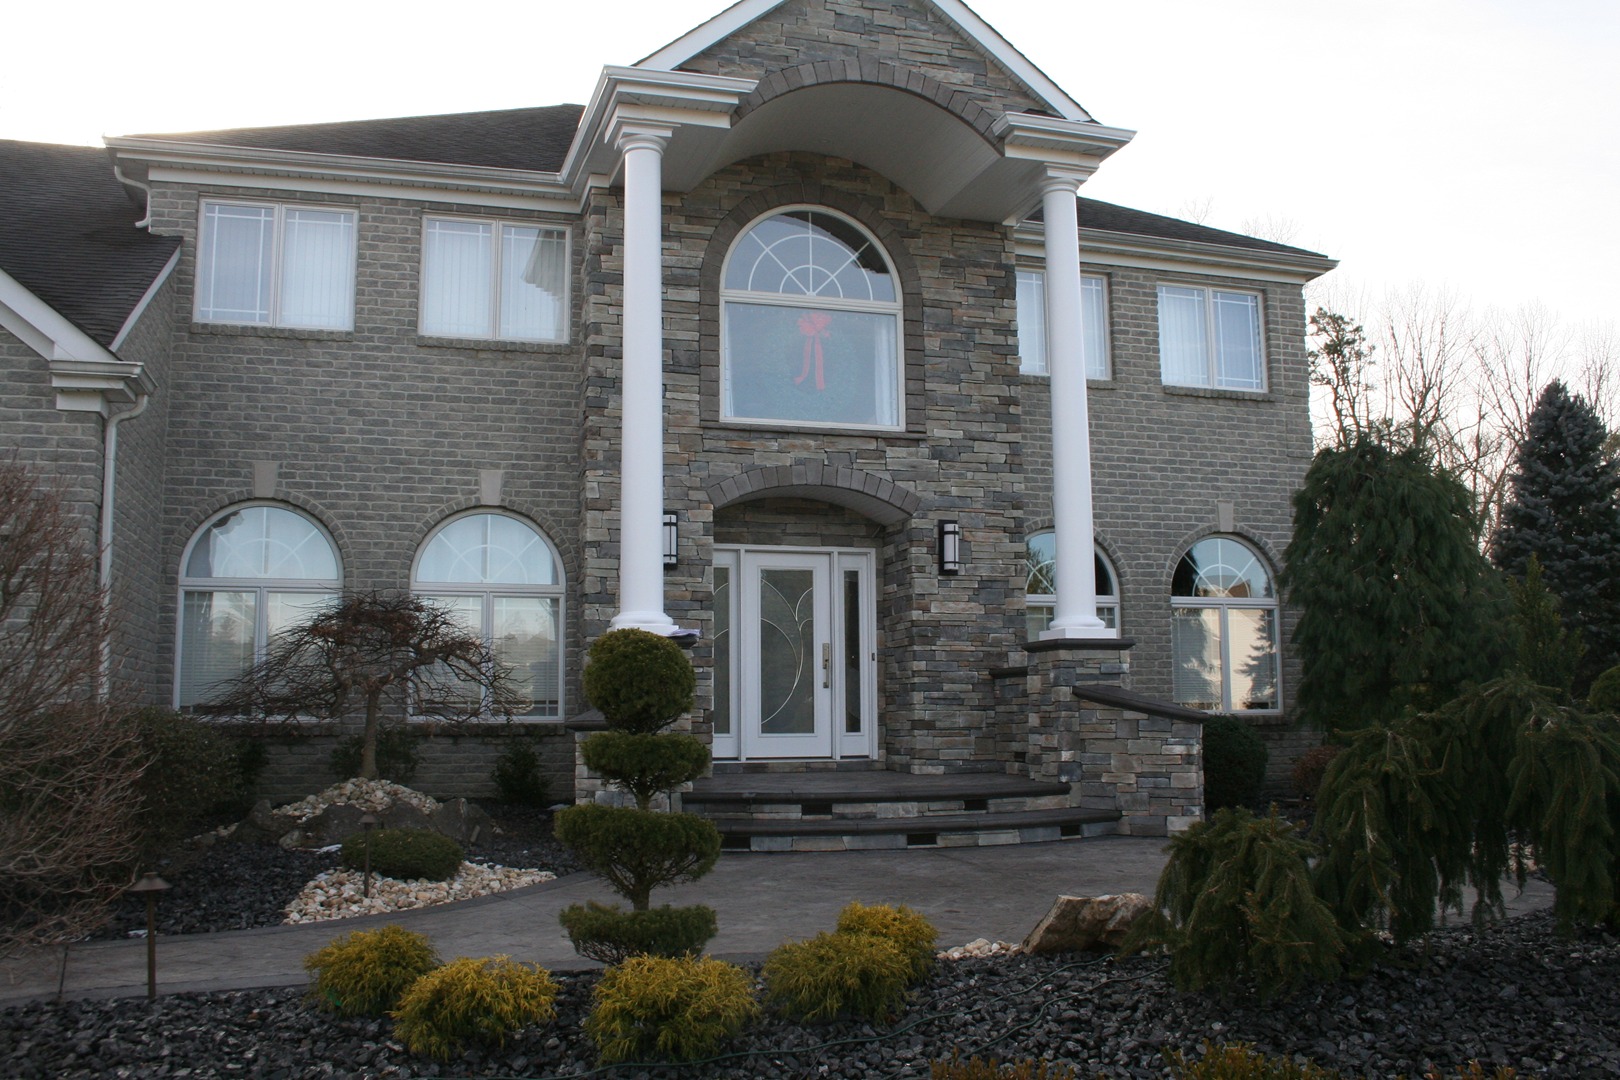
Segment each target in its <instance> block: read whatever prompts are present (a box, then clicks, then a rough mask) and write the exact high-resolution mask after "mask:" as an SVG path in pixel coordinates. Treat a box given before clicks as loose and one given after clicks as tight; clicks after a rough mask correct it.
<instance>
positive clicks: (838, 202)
mask: <svg viewBox="0 0 1620 1080" xmlns="http://www.w3.org/2000/svg"><path fill="white" fill-rule="evenodd" d="M790 206H807V207H818V206H821V207H826V208H827V209H829V210H836V211H838V212H839V213H841V214H844V215H845V216H847V217H849V218H851V219H852V220H854V221H855V222H857V223H858V224H860V225H861V226H862V227H863V228H864V229H866V230H867V232H869V233H871V234H872V237H873V239H875V240H876V241H877V242H878V243H879V244H881V245H882V246H883V249H884V251H885V253H886V254H887V255H888V257H889V262H890V263H891V264H892V265H893V266H894V272H895V276H896V277H897V278H898V279H899V285H900V298H901V334H902V336H903V338H904V341H903V343H902V353H901V356H902V361H903V363H904V365H905V367H904V375H903V381H902V387H903V393H904V395H905V430H907V431H909V432H914V433H917V434H921V433H923V431H924V430H925V426H926V425H925V423H924V416H923V349H922V340H923V323H922V281H921V278H920V276H919V274H918V272H917V264H916V262H915V261H914V260H913V259H912V257H911V253H910V251H909V250H908V248H907V246H906V244H905V242H904V240H903V238H902V237H901V236H900V233H899V232H898V230H896V229H895V227H894V225H893V224H892V223H891V222H890V221H889V220H888V219H887V218H885V217H884V216H883V215H882V214H880V213H879V212H878V211H877V210H876V209H875V208H874V207H873V206H871V205H870V204H869V203H868V202H867V201H866V200H865V199H862V198H859V197H857V196H854V195H850V194H849V193H847V192H844V191H840V190H838V189H837V188H835V187H831V186H828V185H824V184H822V183H821V182H820V181H818V180H816V179H815V178H813V177H809V176H806V177H805V178H803V179H802V180H800V181H799V182H797V183H788V184H777V185H774V186H772V187H769V188H764V189H761V190H759V191H756V192H754V193H753V194H751V195H749V196H747V197H746V198H744V199H742V200H741V201H740V202H738V203H737V205H735V206H733V207H732V208H731V211H730V212H729V213H728V214H726V216H725V217H724V218H722V219H721V220H720V223H719V224H718V225H716V226H715V228H714V232H713V233H711V234H710V236H709V243H708V249H707V250H706V251H705V252H704V255H703V267H702V270H701V271H700V274H699V281H700V283H701V299H700V301H699V304H698V332H699V338H700V352H701V355H702V369H701V374H700V388H701V392H702V417H703V419H704V420H706V421H718V420H719V419H720V289H721V282H722V278H721V275H722V272H723V271H724V269H725V264H726V254H727V253H728V252H729V251H730V250H731V248H732V245H734V244H735V243H736V242H737V238H738V237H739V236H741V235H742V233H743V231H744V230H746V229H747V228H748V227H749V226H750V225H752V224H753V223H754V222H755V221H756V220H758V219H759V218H760V217H762V216H764V215H766V214H769V213H770V212H771V211H773V210H778V209H781V208H783V207H790Z"/></svg>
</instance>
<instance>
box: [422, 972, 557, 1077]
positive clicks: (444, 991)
mask: <svg viewBox="0 0 1620 1080" xmlns="http://www.w3.org/2000/svg"><path fill="white" fill-rule="evenodd" d="M556 998H557V984H556V983H555V982H553V981H552V979H551V975H550V974H549V973H548V972H547V971H546V970H545V969H544V968H542V967H540V966H539V965H535V966H534V967H525V966H524V965H522V964H517V963H513V962H512V960H511V959H510V958H509V957H505V956H491V957H484V958H481V959H469V958H467V957H462V958H461V959H459V960H454V961H452V962H451V963H448V964H446V965H444V966H443V967H441V968H439V969H437V970H435V971H431V972H429V973H428V974H426V975H423V976H422V977H421V978H420V979H418V980H416V982H415V983H414V984H412V986H411V988H410V989H409V990H407V991H406V992H405V996H404V997H402V998H401V999H400V1002H399V1008H398V1009H396V1010H395V1011H394V1033H395V1034H396V1035H398V1036H399V1038H400V1040H401V1041H402V1042H404V1043H405V1045H406V1047H408V1048H409V1049H410V1051H411V1053H413V1054H424V1055H428V1056H431V1057H436V1058H438V1059H439V1060H441V1061H447V1060H449V1058H450V1055H451V1054H453V1053H455V1052H456V1051H458V1050H460V1049H461V1047H462V1046H463V1044H465V1043H468V1042H483V1043H494V1044H495V1045H497V1046H499V1045H503V1044H504V1043H505V1042H506V1036H507V1033H508V1032H512V1031H517V1030H519V1029H521V1028H526V1027H529V1026H530V1025H531V1024H545V1023H549V1022H550V1021H551V1020H553V1019H555V1018H556V1016H557V1009H556V1006H555V1004H554V1002H555V1001H556Z"/></svg>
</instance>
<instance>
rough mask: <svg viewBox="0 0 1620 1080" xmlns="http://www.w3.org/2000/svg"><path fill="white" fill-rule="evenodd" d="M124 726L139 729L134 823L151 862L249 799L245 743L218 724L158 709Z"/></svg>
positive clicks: (138, 715) (140, 713)
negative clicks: (137, 798)
mask: <svg viewBox="0 0 1620 1080" xmlns="http://www.w3.org/2000/svg"><path fill="white" fill-rule="evenodd" d="M125 722H126V723H127V724H129V725H131V726H132V727H134V729H135V732H136V752H137V754H138V755H139V757H140V759H141V761H142V763H143V765H144V771H143V772H142V773H141V778H140V780H139V781H138V783H137V785H136V790H137V791H138V792H139V793H140V799H141V802H140V811H139V813H138V814H137V815H136V823H137V826H138V828H139V832H140V838H141V853H142V855H143V856H144V857H146V858H147V859H151V858H155V857H156V856H158V855H160V854H162V853H163V852H164V851H166V850H167V849H169V848H170V847H172V846H173V845H174V844H176V843H177V842H179V841H180V840H183V839H185V838H186V837H188V836H190V835H192V834H193V833H194V832H196V831H198V830H199V829H200V828H201V827H202V825H203V824H204V823H205V822H207V821H208V820H209V819H210V818H211V817H213V816H215V815H218V814H223V813H227V812H229V811H232V810H235V809H237V808H238V807H239V805H240V804H241V802H242V801H243V799H244V798H245V797H246V796H247V792H246V791H245V790H244V787H243V784H244V780H245V777H244V770H243V759H242V753H243V750H242V748H241V745H240V744H238V743H237V741H236V740H234V739H232V738H230V737H229V736H227V735H225V734H224V733H222V732H221V731H220V729H219V727H218V726H217V725H214V724H210V723H209V722H207V721H204V720H198V719H196V718H195V717H191V716H184V715H182V714H180V713H177V712H173V711H171V710H169V709H156V708H149V709H140V710H137V711H136V712H134V713H131V714H130V715H129V717H128V718H127V719H126V721H125ZM255 779H256V777H255Z"/></svg>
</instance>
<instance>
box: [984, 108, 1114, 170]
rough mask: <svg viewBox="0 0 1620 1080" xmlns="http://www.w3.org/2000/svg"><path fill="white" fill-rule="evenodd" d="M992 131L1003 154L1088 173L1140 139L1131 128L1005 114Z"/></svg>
mask: <svg viewBox="0 0 1620 1080" xmlns="http://www.w3.org/2000/svg"><path fill="white" fill-rule="evenodd" d="M990 130H991V132H992V133H993V134H995V136H996V137H997V138H999V139H1000V140H1001V141H1002V146H1003V148H1004V150H1003V152H1004V153H1005V154H1006V155H1007V156H1008V157H1009V158H1022V159H1025V160H1036V161H1045V162H1050V163H1052V164H1054V165H1073V166H1076V167H1079V168H1082V169H1086V170H1088V171H1089V170H1094V169H1096V167H1097V166H1098V165H1100V164H1101V163H1102V161H1103V159H1104V158H1107V157H1108V156H1109V155H1111V154H1113V153H1114V152H1115V151H1116V150H1119V149H1120V148H1121V147H1123V146H1124V145H1125V144H1126V143H1128V142H1130V141H1131V140H1132V139H1134V138H1136V132H1134V131H1131V130H1130V129H1128V128H1113V127H1104V126H1103V125H1102V124H1098V123H1093V122H1090V121H1079V120H1065V119H1062V118H1060V117H1056V116H1039V115H1037V114H1035V113H1005V114H1003V115H1002V116H999V117H997V118H996V122H995V124H994V125H993V126H992V127H991V129H990Z"/></svg>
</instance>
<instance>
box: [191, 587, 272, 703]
mask: <svg viewBox="0 0 1620 1080" xmlns="http://www.w3.org/2000/svg"><path fill="white" fill-rule="evenodd" d="M257 620H258V594H257V593H255V592H251V591H246V592H187V593H186V594H185V597H184V599H183V600H182V602H181V611H180V705H181V706H182V707H184V706H188V705H200V704H203V703H204V702H206V701H207V700H208V699H209V698H210V697H212V696H213V695H214V694H215V693H216V692H217V691H218V689H219V687H220V686H221V684H223V683H225V682H227V681H229V680H231V679H234V678H236V676H238V675H240V674H241V673H242V672H243V671H245V670H247V667H248V665H250V664H252V663H253V641H254V634H255V631H256V627H257Z"/></svg>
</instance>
